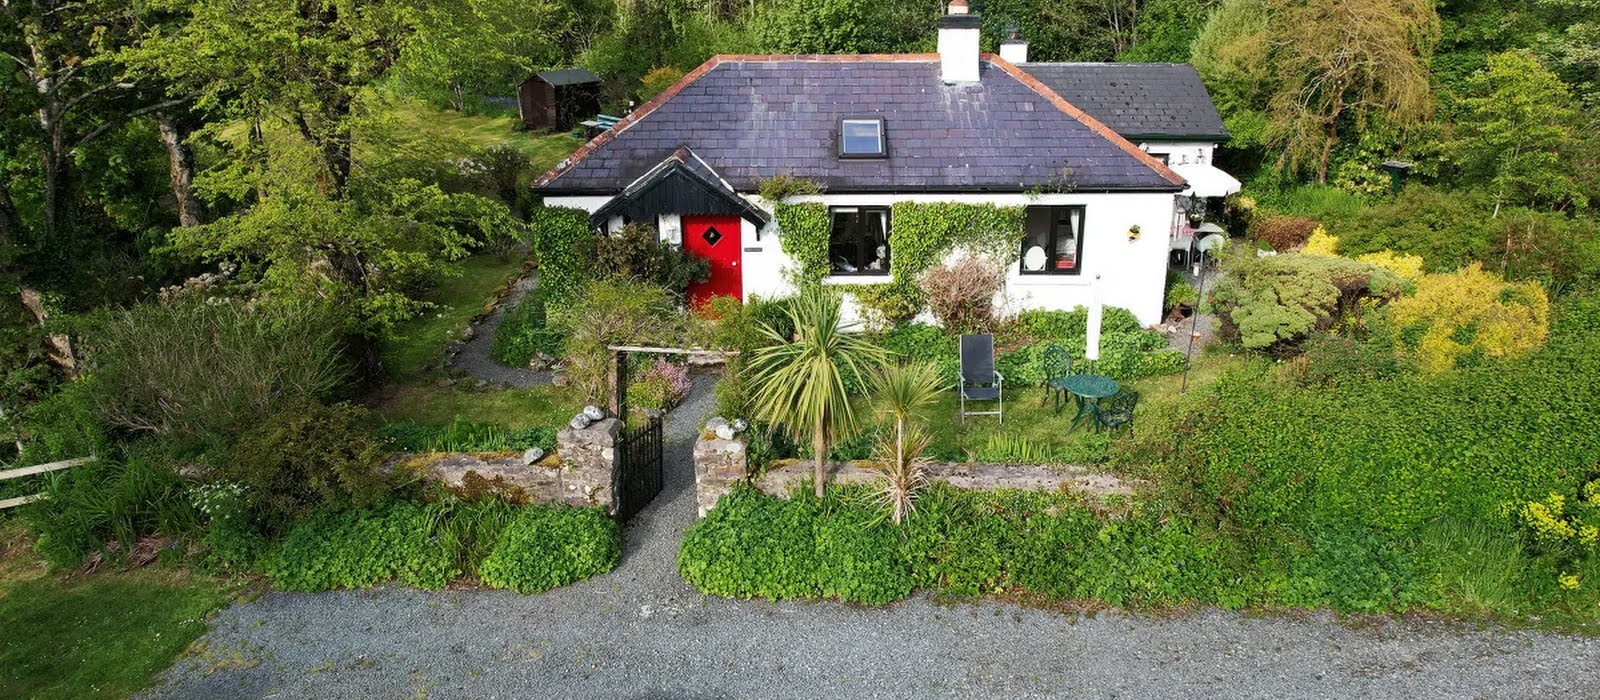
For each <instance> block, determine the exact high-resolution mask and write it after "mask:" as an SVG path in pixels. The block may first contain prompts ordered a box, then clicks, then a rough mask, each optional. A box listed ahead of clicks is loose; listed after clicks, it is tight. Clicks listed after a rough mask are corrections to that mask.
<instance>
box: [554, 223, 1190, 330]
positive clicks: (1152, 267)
mask: <svg viewBox="0 0 1600 700" xmlns="http://www.w3.org/2000/svg"><path fill="white" fill-rule="evenodd" d="M747 199H749V200H750V201H751V202H753V203H755V204H756V205H757V206H760V207H762V208H763V209H766V210H767V211H771V206H770V205H769V204H767V203H766V202H765V201H764V200H762V199H761V198H759V197H754V196H750V197H747ZM592 200H598V201H592ZM605 201H606V198H605V197H598V198H594V197H551V198H548V199H547V200H546V203H547V204H549V205H550V206H568V207H577V208H580V209H586V210H588V211H594V210H595V209H598V208H599V207H600V206H601V205H603V204H604V203H605ZM791 201H796V202H801V201H812V202H821V203H823V204H825V205H827V206H892V205H893V204H894V203H895V202H965V203H972V204H982V203H989V204H996V205H1001V206H1057V205H1081V206H1083V207H1084V243H1083V258H1082V271H1081V272H1080V273H1079V274H1077V275H1023V274H1022V273H1021V268H1020V266H1019V265H1018V264H1017V263H1012V264H1011V265H1010V266H1009V267H1008V268H1007V270H1006V287H1005V290H1004V291H1003V292H1002V298H1001V302H1002V308H1003V310H1004V312H1006V313H1016V312H1017V311H1021V310H1024V309H1057V310H1063V311H1068V310H1071V309H1072V308H1074V307H1077V306H1087V305H1088V304H1089V303H1090V301H1091V300H1092V299H1093V298H1094V296H1095V295H1096V294H1098V295H1099V297H1100V302H1101V303H1102V304H1105V305H1107V306H1119V307H1122V308H1125V309H1128V310H1129V311H1132V312H1133V314H1134V315H1135V316H1137V317H1138V318H1139V321H1140V322H1141V323H1144V324H1146V325H1154V324H1157V323H1160V322H1161V317H1162V301H1163V297H1164V295H1165V293H1166V280H1167V252H1168V249H1169V248H1168V230H1169V229H1170V228H1171V225H1172V217H1173V212H1174V195H1173V194H1172V193H1161V192H1147V193H1146V192H1130V193H1077V192H1072V193H1063V194H1042V195H1026V194H859V195H849V194H839V195H812V196H806V197H796V198H795V199H794V200H791ZM889 226H890V229H891V230H892V229H893V227H894V222H893V220H891V221H890V223H889ZM1134 226H1138V227H1139V229H1140V231H1139V236H1138V237H1137V238H1136V239H1132V240H1130V239H1129V237H1128V230H1129V229H1130V228H1132V227H1134ZM776 229H777V225H776V223H775V222H774V223H769V224H767V225H766V226H764V227H763V228H762V229H761V231H760V237H759V240H758V239H757V231H756V227H755V225H754V224H751V223H750V222H748V221H745V222H744V223H743V225H742V226H741V238H742V239H743V240H742V241H741V242H742V244H743V246H742V247H743V249H744V250H743V253H742V256H743V259H742V261H741V262H740V263H739V266H740V267H741V268H742V269H743V270H744V280H743V283H744V297H745V299H746V300H748V299H749V298H750V297H751V296H762V297H768V298H770V297H777V296H784V295H787V294H792V293H793V292H794V288H793V286H792V285H791V284H790V283H789V279H790V278H791V276H792V275H791V274H790V272H791V270H790V269H789V268H791V267H792V264H791V263H790V261H789V258H788V256H786V255H784V254H783V250H782V247H781V246H780V245H779V242H778V239H779V237H780V235H781V234H780V233H779V232H778V231H777V230H776ZM957 254H959V253H957ZM890 256H891V263H890V267H891V268H892V267H893V262H892V260H893V251H891V252H890ZM1097 277H1098V282H1096V278H1097ZM889 280H890V278H889V276H888V275H884V276H881V277H880V276H863V275H853V276H845V277H829V278H828V279H827V280H825V283H826V284H886V283H888V282H889ZM846 313H847V320H850V319H854V318H855V317H856V314H855V310H854V308H853V305H852V308H850V309H847V310H846Z"/></svg>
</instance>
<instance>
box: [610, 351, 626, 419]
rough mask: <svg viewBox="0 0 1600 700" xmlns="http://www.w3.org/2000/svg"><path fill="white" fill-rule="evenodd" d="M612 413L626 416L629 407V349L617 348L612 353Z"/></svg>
mask: <svg viewBox="0 0 1600 700" xmlns="http://www.w3.org/2000/svg"><path fill="white" fill-rule="evenodd" d="M610 370H611V371H610V374H611V377H610V379H611V396H610V401H611V405H610V406H609V407H608V408H609V409H610V411H611V415H612V416H615V417H617V418H624V417H625V416H626V414H624V413H623V411H624V410H626V409H627V408H628V351H626V350H617V351H615V352H613V353H612V354H611V367H610Z"/></svg>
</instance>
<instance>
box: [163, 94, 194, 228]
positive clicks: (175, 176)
mask: <svg viewBox="0 0 1600 700" xmlns="http://www.w3.org/2000/svg"><path fill="white" fill-rule="evenodd" d="M156 126H157V127H158V128H159V129H160V130H161V145H162V146H163V147H165V148H166V149H167V176H168V179H169V180H170V181H171V184H172V196H173V198H174V199H176V200H177V201H178V225H179V226H181V227H183V228H193V227H195V226H199V225H200V224H202V223H204V222H205V218H206V214H205V204H204V203H202V202H201V201H200V198H199V197H197V196H195V193H194V151H193V150H192V149H190V148H189V144H188V143H187V140H188V134H187V133H186V131H185V130H184V129H182V128H181V127H180V126H179V125H178V124H177V123H176V122H174V121H173V120H172V117H171V116H169V115H168V114H167V113H166V112H156Z"/></svg>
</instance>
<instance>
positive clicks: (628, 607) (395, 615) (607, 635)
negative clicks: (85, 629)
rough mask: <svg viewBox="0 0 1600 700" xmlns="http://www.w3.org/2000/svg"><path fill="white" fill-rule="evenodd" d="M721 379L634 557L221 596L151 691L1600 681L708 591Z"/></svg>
mask: <svg viewBox="0 0 1600 700" xmlns="http://www.w3.org/2000/svg"><path fill="white" fill-rule="evenodd" d="M710 386H711V378H710V377H697V378H696V381H695V391H694V392H693V394H692V395H691V398H690V400H689V401H688V402H687V403H686V404H685V405H684V406H682V407H680V408H679V409H677V410H674V411H673V412H672V413H670V414H668V418H667V424H666V435H665V438H666V440H667V460H668V462H667V470H668V471H667V479H666V485H665V488H664V489H663V491H662V494H661V496H659V497H658V498H657V499H656V501H655V502H654V503H653V504H652V505H651V506H650V507H648V508H647V509H645V511H644V512H643V513H641V514H640V515H639V516H638V518H636V519H635V521H634V523H633V524H632V525H630V526H629V527H628V529H627V532H626V536H627V545H626V548H625V553H624V556H623V561H622V565H621V566H620V567H618V568H617V570H616V571H613V572H611V573H610V574H607V575H604V576H600V577H597V578H594V579H590V580H588V581H584V582H581V583H578V584H575V585H572V586H568V587H566V588H562V589H558V590H555V591H551V592H548V593H545V594H541V595H534V596H520V595H516V594H513V593H507V592H503V591H480V590H452V591H445V592H439V593H428V592H423V591H415V590H408V589H403V588H379V589H372V590H365V591H347V592H337V593H322V594H299V593H272V594H268V595H266V596H264V597H262V598H260V599H259V600H256V601H253V602H249V603H242V604H239V605H235V606H233V607H232V608H230V609H228V610H225V611H223V612H222V613H220V614H219V615H218V617H217V619H216V620H215V628H214V629H213V631H212V632H211V633H210V634H208V635H207V636H206V637H204V638H203V639H202V640H201V642H200V643H199V644H198V645H197V648H196V649H197V650H196V652H195V653H194V654H191V655H190V656H189V657H188V658H186V659H184V660H182V661H180V662H179V663H178V664H177V665H176V666H174V667H173V668H172V669H169V670H168V671H167V673H166V674H165V676H164V677H163V678H162V679H161V681H160V683H159V685H158V686H157V688H156V689H155V690H153V691H151V692H150V693H149V694H148V696H149V697H153V698H196V699H207V700H209V699H210V698H241V697H243V698H248V697H261V698H266V697H279V698H378V697H382V698H401V697H416V698H421V697H427V698H533V697H537V698H631V699H644V698H745V697H756V698H788V697H794V698H809V697H849V698H868V697H871V698H880V697H889V698H895V697H903V698H927V697H933V696H949V697H1000V696H1004V697H1025V698H1026V697H1128V698H1144V697H1150V698H1189V697H1194V698H1328V697H1339V698H1345V697H1370V698H1407V699H1408V700H1409V699H1411V698H1430V699H1431V698H1536V697H1537V698H1543V697H1600V640H1591V639H1579V638H1569V637H1561V636H1554V635H1540V634H1534V633H1526V632H1507V631H1498V630H1491V631H1477V630H1472V629H1468V628H1464V627H1461V626H1459V625H1451V624H1444V623H1432V622H1414V621H1408V622H1393V621H1384V622H1378V623H1373V624H1366V625H1360V626H1352V625H1346V624H1341V623H1339V622H1337V621H1335V620H1334V619H1333V618H1332V617H1331V616H1328V615H1326V614H1315V615H1306V616H1297V617H1278V618H1254V617H1248V616H1243V615H1238V614H1233V613H1225V612H1221V611H1215V610H1206V611H1201V612H1197V613H1192V614H1186V615H1181V616H1173V617H1165V618H1147V617H1139V616H1130V615H1122V614H1101V615H1098V616H1093V617H1085V616H1073V615H1064V614H1060V613H1054V612H1047V611H1040V610H1030V609H1025V608H1021V607H1017V606H1013V605H1008V604H1003V603H990V602H979V603H972V604H968V603H959V604H942V603H938V602H935V601H932V600H929V599H927V598H922V597H918V598H913V599H911V600H908V601H906V602H903V603H900V604H898V605H895V606H893V607H890V608H888V609H881V610H865V609H858V608H853V607H850V606H846V605H840V604H836V603H831V602H803V603H795V602H785V603H768V602H762V601H731V600H724V599H720V598H708V597H705V596H702V595H700V594H698V593H697V592H695V591H694V590H693V589H691V588H690V587H689V586H688V585H687V584H685V583H684V582H683V580H682V579H680V578H679V577H678V576H677V574H676V573H675V571H674V568H673V562H674V559H675V557H676V554H677V544H678V539H679V536H680V535H681V533H682V531H683V529H684V528H685V527H687V526H688V524H689V522H690V521H691V519H692V518H693V513H694V494H693V490H692V488H690V487H691V484H692V481H693V475H692V470H691V467H690V446H691V441H692V439H693V434H694V430H695V428H696V427H697V425H698V423H699V422H700V419H701V418H703V417H704V416H705V414H706V413H707V412H708V411H709V410H710V407H711V397H710V394H711V392H710Z"/></svg>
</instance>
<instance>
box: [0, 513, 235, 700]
mask: <svg viewBox="0 0 1600 700" xmlns="http://www.w3.org/2000/svg"><path fill="white" fill-rule="evenodd" d="M20 530H21V528H20V527H19V526H16V525H0V538H4V539H6V540H7V543H6V544H3V545H0V547H3V549H0V697H4V698H120V697H125V696H127V695H129V694H131V693H134V692H137V691H139V690H142V689H144V688H146V687H148V686H149V685H150V682H151V680H152V679H153V678H154V677H155V675H156V674H157V673H159V672H160V671H161V670H162V669H165V668H166V667H167V666H169V665H171V663H172V661H173V659H175V658H177V656H178V655H179V654H181V653H182V652H183V651H184V649H185V648H187V647H188V646H189V644H190V643H191V642H193V641H194V640H195V639H196V638H198V637H199V636H200V635H201V634H204V633H205V631H206V623H205V618H206V616H207V615H209V614H210V613H211V612H212V611H215V610H217V609H218V608H221V607H222V606H224V605H226V604H227V603H228V602H229V600H231V599H232V597H233V589H232V587H231V586H229V585H228V584H226V583H225V582H222V581H218V580H215V579H210V578H205V577H200V576H195V575H191V574H189V573H188V572H186V571H183V570H179V569H170V568H163V567H152V568H148V569H141V570H136V571H128V572H118V571H112V572H104V573H96V574H91V575H74V576H70V577H62V576H59V575H51V574H47V573H46V572H45V569H44V567H43V565H42V563H41V562H39V561H38V559H37V558H36V557H33V556H32V554H31V552H29V551H27V545H26V542H25V540H24V539H23V538H22V537H21V536H20V535H19V534H18V533H19V532H20Z"/></svg>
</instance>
